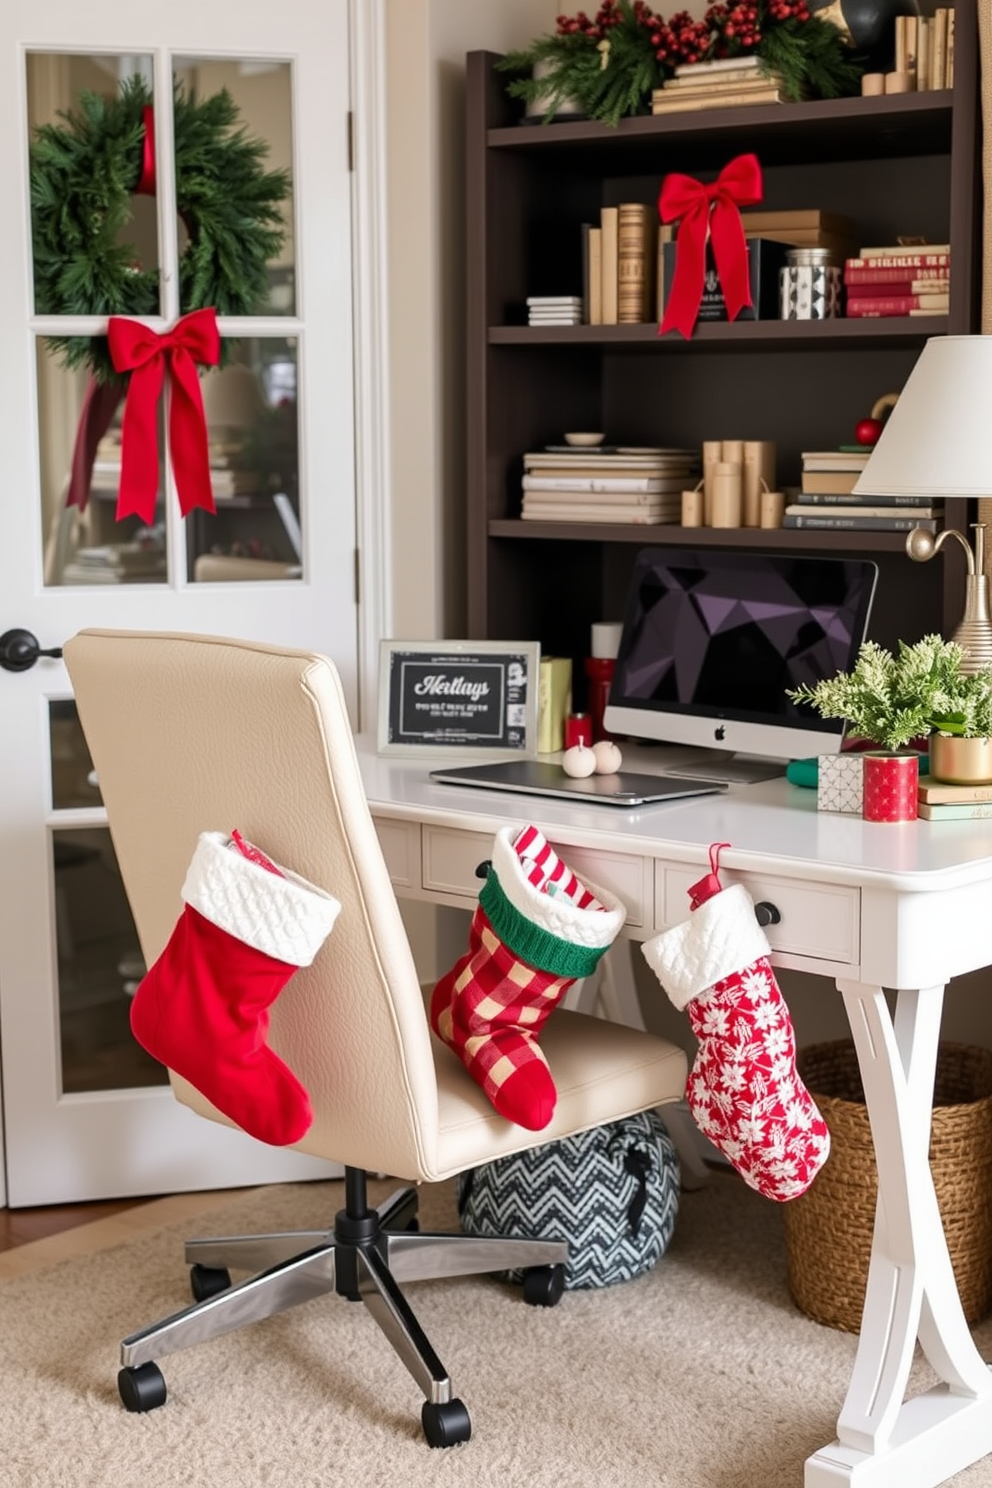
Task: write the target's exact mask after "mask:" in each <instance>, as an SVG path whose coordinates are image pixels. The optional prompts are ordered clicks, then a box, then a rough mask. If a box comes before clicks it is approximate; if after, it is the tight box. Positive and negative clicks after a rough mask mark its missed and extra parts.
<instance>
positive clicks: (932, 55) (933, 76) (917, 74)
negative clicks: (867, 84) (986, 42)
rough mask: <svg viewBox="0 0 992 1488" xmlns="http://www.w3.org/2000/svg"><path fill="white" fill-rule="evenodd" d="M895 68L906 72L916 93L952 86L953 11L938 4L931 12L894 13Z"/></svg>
mask: <svg viewBox="0 0 992 1488" xmlns="http://www.w3.org/2000/svg"><path fill="white" fill-rule="evenodd" d="M894 24H895V67H894V70H895V71H896V72H906V73H909V75H910V77H912V78H913V79H914V81H915V84H916V91H917V93H928V92H930V91H931V90H932V89H933V88H953V87H954V11H953V9H951V8H950V7H948V6H943V5H941V6H938V7H937V9H936V10H935V11H934V13H933V15H927V16H916V15H897V16H896V17H895V23H894Z"/></svg>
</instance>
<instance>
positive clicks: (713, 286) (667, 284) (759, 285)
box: [662, 238, 788, 320]
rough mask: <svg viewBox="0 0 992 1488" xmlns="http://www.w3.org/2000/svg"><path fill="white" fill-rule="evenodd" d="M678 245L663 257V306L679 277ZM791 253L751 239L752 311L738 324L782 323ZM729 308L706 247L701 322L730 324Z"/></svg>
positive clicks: (780, 246)
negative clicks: (782, 289)
mask: <svg viewBox="0 0 992 1488" xmlns="http://www.w3.org/2000/svg"><path fill="white" fill-rule="evenodd" d="M677 248H678V243H677V241H676V242H672V243H666V244H665V245H664V248H663V253H662V273H663V276H664V299H663V301H662V304H663V305H666V304H667V303H668V295H669V291H670V290H671V287H672V279H673V277H674V274H675V254H676V250H677ZM787 252H788V248H787V245H786V244H785V243H773V242H772V240H771V239H770V238H748V240H747V264H748V283H749V285H750V289H751V305H750V308H748V309H744V310H742V311H741V313H740V315H738V317H737V319H738V320H778V318H779V270H780V269H782V268H783V267H784V265H785V255H786V253H787ZM726 318H727V306H726V304H725V303H724V298H723V290H722V289H721V287H720V280H719V277H718V275H717V272H716V266H715V264H714V262H713V250H712V248H711V246H710V244H709V243H707V244H706V275H705V278H704V280H703V297H702V299H701V300H700V302H699V316H698V319H699V320H726Z"/></svg>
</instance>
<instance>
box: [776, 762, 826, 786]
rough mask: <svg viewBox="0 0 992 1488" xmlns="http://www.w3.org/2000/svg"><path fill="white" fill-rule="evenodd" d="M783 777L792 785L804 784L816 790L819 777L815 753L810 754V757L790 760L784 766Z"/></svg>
mask: <svg viewBox="0 0 992 1488" xmlns="http://www.w3.org/2000/svg"><path fill="white" fill-rule="evenodd" d="M785 778H786V780H788V781H789V782H790V783H791V784H792V785H805V786H807V787H809V788H810V789H811V790H816V786H817V781H818V780H819V778H820V768H819V765H818V764H817V761H816V755H815V754H814V755H812V756H811V758H810V759H801V760H790V761H789V763H788V764H787V765H786V767H785Z"/></svg>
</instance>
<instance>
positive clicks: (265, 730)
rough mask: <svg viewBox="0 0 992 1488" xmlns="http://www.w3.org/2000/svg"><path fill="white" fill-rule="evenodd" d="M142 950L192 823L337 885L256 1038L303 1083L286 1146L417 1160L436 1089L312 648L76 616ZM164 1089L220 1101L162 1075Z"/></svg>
mask: <svg viewBox="0 0 992 1488" xmlns="http://www.w3.org/2000/svg"><path fill="white" fill-rule="evenodd" d="M64 656H65V662H66V666H67V668H68V671H69V675H70V677H71V679H72V683H73V687H74V690H75V693H76V703H77V707H78V710H79V717H80V721H81V723H82V727H83V730H84V733H85V735H86V739H87V743H88V745H89V748H90V752H91V755H92V758H93V763H94V765H95V767H96V771H97V775H98V777H99V782H100V791H101V794H102V797H103V801H104V805H105V807H106V810H107V815H108V819H109V823H110V832H111V837H112V839H113V843H114V847H115V850H116V853H117V859H118V863H119V865H120V871H121V876H122V878H123V882H124V887H125V890H126V892H127V896H128V899H129V901H130V904H131V910H132V913H133V915H134V919H135V925H136V928H137V931H138V935H139V938H140V940H141V946H142V951H143V953H144V956H145V959H146V962H147V964H148V965H151V964H152V962H153V961H154V960H155V959H156V958H157V957H158V955H159V954H160V953H161V951H162V949H163V948H164V946H165V944H166V942H167V940H168V938H169V936H170V934H171V932H172V929H173V926H174V925H175V922H176V920H177V919H178V917H179V915H180V913H181V911H182V902H181V899H180V889H181V887H182V883H183V879H184V877H185V874H186V868H187V866H188V864H189V860H190V858H191V857H192V854H193V850H194V848H195V846H196V842H197V838H198V836H199V834H200V833H201V832H204V831H221V832H229V831H231V830H232V829H233V828H235V827H236V828H238V829H239V830H240V831H241V832H242V834H243V835H244V836H245V837H246V838H248V839H249V840H250V841H253V842H255V843H256V844H257V845H258V846H259V847H260V848H261V849H262V850H263V851H264V852H266V853H267V854H268V855H269V856H270V857H271V858H273V859H274V860H275V861H276V862H278V863H280V864H282V865H283V866H285V867H287V868H290V869H292V870H293V872H295V873H298V874H301V875H302V876H303V877H304V878H306V879H308V880H310V882H312V883H314V884H317V885H319V886H320V887H321V888H323V889H326V890H327V891H328V892H329V893H331V894H333V895H334V896H335V898H336V899H338V900H340V902H341V906H342V908H341V913H340V914H339V916H338V919H337V922H336V924H335V926H334V929H333V931H332V932H331V934H330V936H329V937H328V939H327V940H326V941H325V943H324V945H323V947H322V949H321V950H320V951H319V953H318V955H317V957H316V960H315V961H314V963H313V965H312V966H311V967H308V968H305V969H303V970H301V971H299V972H297V973H296V975H295V977H293V979H292V980H291V981H290V983H289V985H288V986H287V988H286V989H285V991H284V992H283V993H282V995H281V996H280V997H279V998H278V1000H277V1001H276V1003H275V1006H274V1008H273V1011H272V1026H271V1031H270V1040H269V1041H270V1043H271V1045H272V1047H273V1049H275V1050H276V1052H277V1053H278V1054H279V1055H280V1056H281V1057H282V1058H283V1059H285V1060H286V1062H287V1063H288V1064H289V1066H290V1068H291V1069H292V1070H293V1071H294V1073H295V1074H296V1075H297V1076H298V1078H299V1079H300V1080H302V1082H303V1084H304V1085H305V1086H306V1087H307V1089H308V1090H309V1092H310V1097H311V1101H312V1103H313V1108H314V1123H313V1126H312V1127H311V1129H310V1131H309V1132H308V1134H307V1136H306V1137H305V1138H304V1139H303V1141H302V1142H300V1143H299V1144H298V1146H299V1148H300V1149H301V1150H302V1151H305V1152H311V1153H314V1154H316V1155H319V1156H322V1157H326V1158H330V1159H333V1160H335V1161H338V1162H342V1163H347V1164H351V1165H353V1166H356V1167H364V1168H369V1169H373V1170H377V1171H382V1172H388V1173H392V1174H395V1175H396V1176H398V1177H403V1178H423V1177H429V1176H430V1175H431V1171H432V1162H433V1156H434V1153H435V1151H436V1147H437V1131H438V1097H437V1079H436V1074H435V1068H434V1058H433V1054H432V1051H431V1037H430V1032H429V1029H428V1025H427V1019H426V1016H425V1012H424V1004H423V999H422V996H421V991H420V987H419V984H418V979H417V974H416V969H415V967H414V964H413V958H412V955H411V952H410V947H409V943H408V940H407V936H406V932H405V930H404V927H403V923H402V920H401V918H400V913H399V908H398V906H397V904H396V899H395V896H394V893H393V889H392V885H391V883H390V880H389V875H388V872H387V869H386V865H385V863H384V861H383V857H382V853H381V850H380V847H379V842H378V838H377V837H376V833H375V828H374V826H373V823H372V818H371V815H370V812H369V809H368V804H367V802H366V799H365V793H364V790H363V787H362V781H361V777H360V774H359V768H358V762H357V758H356V755H355V748H354V741H353V737H352V731H351V725H350V723H349V720H348V714H347V709H346V707H345V701H344V696H343V693H342V690H341V685H340V682H339V680H338V675H337V672H336V670H335V668H334V665H333V663H332V662H331V661H329V660H328V659H327V658H326V657H323V656H319V655H315V654H313V653H310V652H303V651H291V650H285V649H281V648H278V647H273V646H262V645H255V644H252V643H250V642H242V641H235V640H225V639H221V638H218V637H214V636H196V635H174V634H143V633H135V632H124V631H107V630H85V631H81V632H80V633H79V634H78V635H77V636H75V637H73V639H72V640H71V641H69V642H68V643H67V644H66V646H65V648H64ZM172 1083H173V1087H174V1089H175V1091H176V1094H177V1096H178V1097H179V1099H180V1100H183V1101H184V1102H185V1103H186V1104H188V1105H190V1106H192V1107H193V1108H194V1109H196V1110H199V1111H201V1112H202V1113H203V1114H205V1115H209V1116H213V1117H214V1118H215V1119H217V1120H224V1119H225V1118H224V1117H222V1116H220V1114H219V1113H218V1112H217V1111H215V1109H214V1108H213V1106H211V1105H210V1104H209V1103H208V1102H207V1101H205V1100H204V1098H203V1097H202V1096H200V1095H199V1094H198V1092H196V1091H195V1090H193V1089H192V1087H191V1086H189V1085H188V1084H187V1083H186V1082H185V1081H184V1080H181V1079H180V1078H179V1077H178V1076H176V1075H174V1074H173V1075H172Z"/></svg>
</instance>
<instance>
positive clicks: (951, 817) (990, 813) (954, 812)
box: [916, 801, 992, 821]
mask: <svg viewBox="0 0 992 1488" xmlns="http://www.w3.org/2000/svg"><path fill="white" fill-rule="evenodd" d="M916 814H917V816H919V817H921V818H922V819H923V821H975V820H978V821H981V820H987V819H988V818H989V817H992V801H986V802H984V803H982V802H981V801H972V802H971V804H970V805H968V804H965V803H962V804H960V805H955V806H931V805H929V804H928V803H927V802H926V801H920V802H919V803H918V805H917V807H916Z"/></svg>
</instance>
